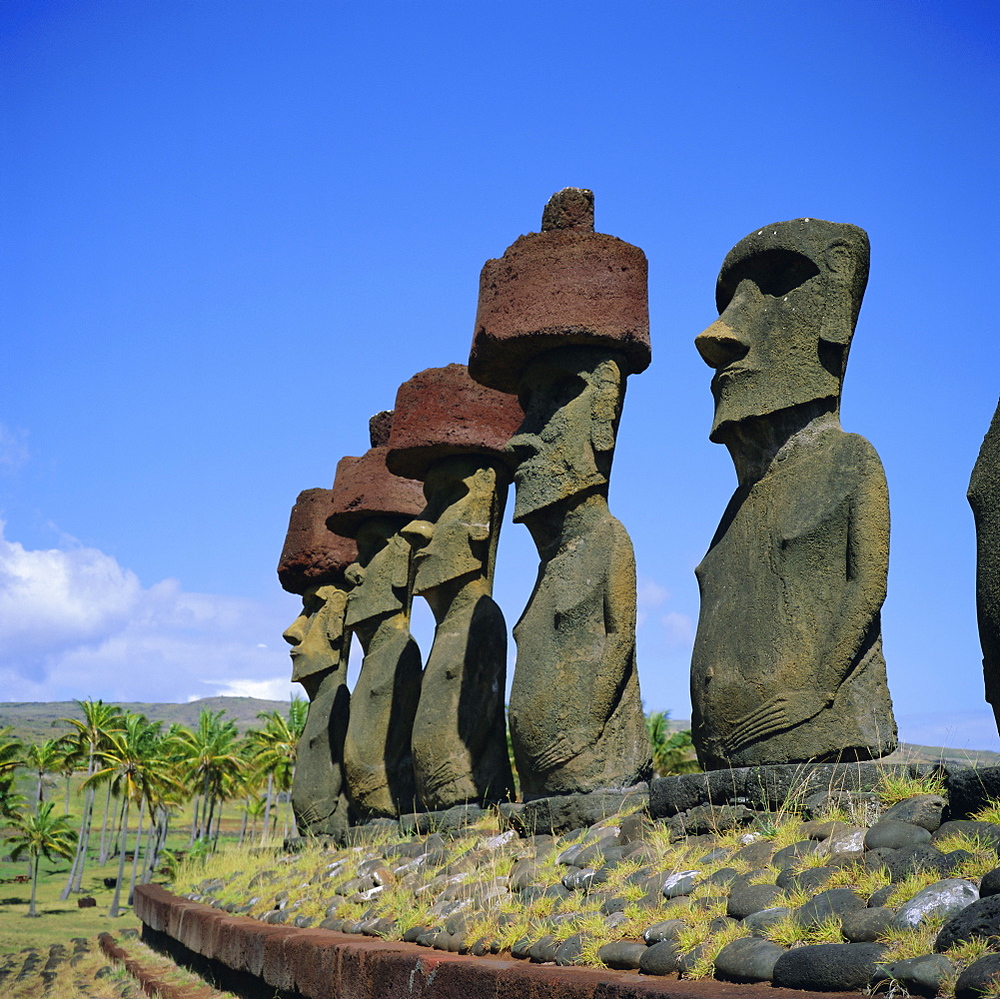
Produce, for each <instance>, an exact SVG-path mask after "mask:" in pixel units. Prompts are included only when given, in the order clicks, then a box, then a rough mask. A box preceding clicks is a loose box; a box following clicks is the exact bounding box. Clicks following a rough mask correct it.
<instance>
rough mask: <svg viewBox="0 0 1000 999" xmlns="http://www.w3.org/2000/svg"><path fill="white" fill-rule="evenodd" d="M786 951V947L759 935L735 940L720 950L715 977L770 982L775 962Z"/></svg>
mask: <svg viewBox="0 0 1000 999" xmlns="http://www.w3.org/2000/svg"><path fill="white" fill-rule="evenodd" d="M784 953H785V949H784V947H779V946H778V944H776V943H772V942H771V941H770V940H761V939H760V938H759V937H743V938H742V939H740V940H734V941H733V942H732V943H730V944H726V946H725V947H723V948H722V950H720V951H719V954H718V956H717V957H716V959H715V977H716V978H721V979H723V980H724V981H727V982H768V981H770V980H771V977H772V976H773V974H774V965H775V963H776V962H777V960H778V958H779V957H781V955H782V954H784Z"/></svg>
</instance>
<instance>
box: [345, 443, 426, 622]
mask: <svg viewBox="0 0 1000 999" xmlns="http://www.w3.org/2000/svg"><path fill="white" fill-rule="evenodd" d="M387 453H388V447H386V446H384V445H383V446H377V447H372V448H370V449H369V450H368V451H366V452H365V454H363V455H362V456H361V457H360V458H351V457H347V458H341V460H340V461H339V462H338V463H337V476H336V478H335V479H334V482H333V490H332V498H331V511H332V512H331V513H330V516H329V517H328V519H327V525H328V526H329V527H330V528H331V529H332V530H335V531H340V532H341V533H343V534H345V535H347V536H349V537H353V538H354V539H355V540H356V542H357V545H358V560H357V562H355V563H353V564H352V565H351V566H349V567H348V568H347V569H346V571H345V576H346V577H347V580H348V582H350V583H352V584H353V585H354V589H353V590H352V591H351V596H350V599H349V600H348V604H347V614H346V624H347V626H348V627H349V628H350V627H354V626H355V625H357V624H359V623H361V622H362V621H366V620H369V619H371V618H375V617H381V616H383V615H386V614H392V613H396V612H399V611H401V610H406V609H408V608H409V592H408V576H409V558H410V546H409V545H408V544H407V543H406V542H405V541H404V540H403V539H402V538H401V537H400V536H399V529H400V527H402V526H403V525H404V524H406V523H407V522H409V521H410V520H411V519H412V518H413V517H414V516H415V515H416V514H417V513H419V511H420V510H421V509H422V507H423V494H422V490H421V486H420V483H419V482H417V481H415V480H413V479H406V478H402V477H401V476H398V475H393V474H392V472H390V471H389V469H388V467H387V466H386V454H387Z"/></svg>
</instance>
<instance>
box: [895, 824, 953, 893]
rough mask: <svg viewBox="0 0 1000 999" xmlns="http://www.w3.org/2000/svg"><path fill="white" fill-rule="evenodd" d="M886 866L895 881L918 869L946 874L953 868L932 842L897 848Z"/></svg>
mask: <svg viewBox="0 0 1000 999" xmlns="http://www.w3.org/2000/svg"><path fill="white" fill-rule="evenodd" d="M914 828H917V827H916V826H914ZM885 866H886V867H887V868H888V869H889V878H890V879H891V880H892V881H893V882H896V881H902V880H904V879H905V878H907V877H909V875H911V874H915V873H917V872H918V871H937V872H938V873H939V874H941V875H945V874H947V873H948V871H949V870H950V869H951V864H950V862H949V860H948V858H947V857H946V856H945V855H944V854H943V853H942V852H941V851H940V850H938V849H937V848H936V847H935V846H933V845H931V844H930V843H922V844H921V845H920V846H911V847H906V848H905V849H902V850H896V851H895V852H894V853H893V854H892V855H891V856H890V857H888V859H887V860H886V862H885Z"/></svg>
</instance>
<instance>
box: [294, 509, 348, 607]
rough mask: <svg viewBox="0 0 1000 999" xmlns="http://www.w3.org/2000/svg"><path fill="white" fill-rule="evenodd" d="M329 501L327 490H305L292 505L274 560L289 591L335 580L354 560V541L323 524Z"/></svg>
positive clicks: (303, 590)
mask: <svg viewBox="0 0 1000 999" xmlns="http://www.w3.org/2000/svg"><path fill="white" fill-rule="evenodd" d="M332 503H333V491H332V490H331V489H306V490H304V491H303V492H301V493H299V497H298V499H297V500H296V501H295V506H293V507H292V513H291V517H290V518H289V520H288V532H287V533H286V534H285V547H284V548H283V549H282V550H281V558H280V559H279V561H278V581H279V582H280V583H281V585H282V587H283V588H284V589H286V590H288V592H289V593H299V594H302V593H305V592H306V590H308V589H310V588H311V587H313V586H322V585H323V584H325V583H335V582H339V581H340V580H341V579H342V578H343V575H344V570H345V569H346V568H347V567H348V566H349V565H350V564H351V563H352V562H355V561H357V558H358V546H357V545H356V544H355V543H354V541H353V540H352V539H350V538H345V537H344V536H343V535H342V534H334V532H333V531H331V530H330V529H329V528H328V527H327V526H326V520H327V517H329V516H330V514H331V513H332V512H333V505H332Z"/></svg>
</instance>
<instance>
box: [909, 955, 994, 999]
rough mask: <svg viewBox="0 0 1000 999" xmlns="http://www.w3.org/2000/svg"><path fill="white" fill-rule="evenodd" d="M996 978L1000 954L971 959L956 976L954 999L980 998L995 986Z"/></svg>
mask: <svg viewBox="0 0 1000 999" xmlns="http://www.w3.org/2000/svg"><path fill="white" fill-rule="evenodd" d="M998 980H1000V954H987V955H986V956H985V957H981V958H980V959H979V960H978V961H973V962H972V964H970V965H969V966H968V968H966V969H965V971H963V972H962V974H960V975H959V976H958V981H957V982H956V983H955V999H980V996H982V995H983V994H984V993H986V992H988V991H989V990H990V989H991V988H995V987H996V983H997V981H998ZM925 994H926V993H925Z"/></svg>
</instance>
